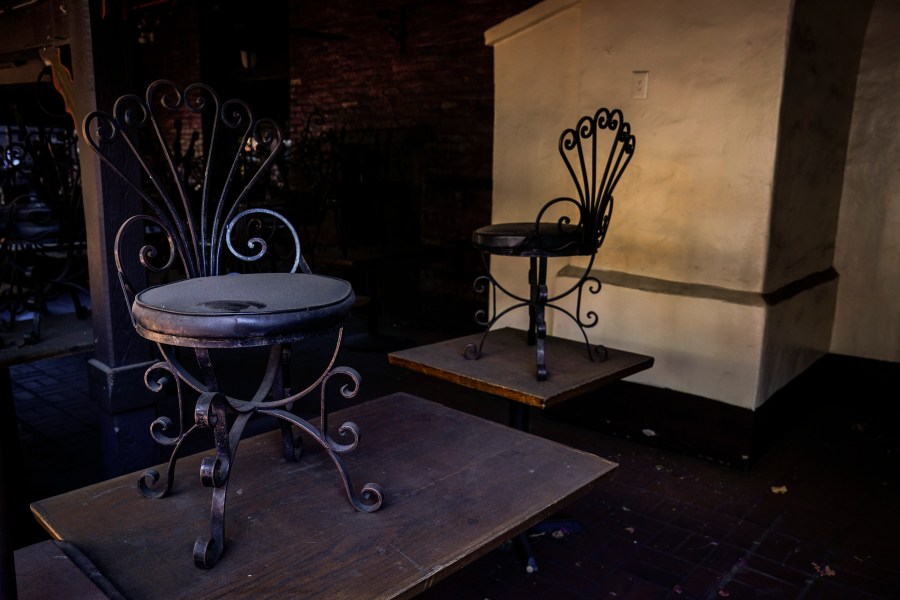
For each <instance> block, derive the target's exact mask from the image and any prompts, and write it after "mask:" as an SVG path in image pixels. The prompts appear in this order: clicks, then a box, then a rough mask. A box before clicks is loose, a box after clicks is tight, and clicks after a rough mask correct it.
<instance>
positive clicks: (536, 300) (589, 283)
mask: <svg viewBox="0 0 900 600" xmlns="http://www.w3.org/2000/svg"><path fill="white" fill-rule="evenodd" d="M529 261H530V265H529V269H528V284H529V290H530V295H529V297H528V298H525V297H523V296H520V295H517V294H514V293H512V292H511V291H509V290H508V289H507V288H505V287H504V286H502V285H500V283H498V282H497V280H496V279H495V278H494V276H493V275H492V274H491V273H490V270H488V274H487V275H482V276H481V277H479V278H478V279H476V280H475V291H476V292H478V293H482V292H484V291H486V290H487V289H488V286H490V291H491V299H492V300H491V302H492V304H491V317H490V318H489V319H488V318H487V311H479V312H478V314H476V316H475V320H476V321H477V322H478V323H479V324H480V325H484V326H486V327H487V329H486V330H485V332H484V334H483V335H482V336H481V340H480V341H479V343H478V344H474V343H472V344H467V345H466V347H465V348H464V350H463V355H464V356H465V357H466V358H467V359H469V360H476V359H478V358H480V357H481V354H482V350H483V348H484V343H485V341H486V340H487V337H488V334H490V332H491V331H492V330H493V329H494V325H496V324H497V322H498V321H499V320H500V319H501V318H503V317H504V316H506V315H507V314H509V313H510V312H512V311H514V310H516V309H519V308H525V307H527V308H528V330H527V331H526V343H527V344H528V345H529V346H535V374H536V377H537V380H538V381H546V380H547V377H548V376H549V373H548V371H547V356H546V352H545V343H546V342H545V340H546V338H547V321H546V311H547V309H548V308H550V309H553V310H556V311H558V312H560V313H562V314H564V315H566V316H567V317H569V318H570V319H571V320H572V322H574V323H575V324H576V325H577V326H578V329H579V331H580V332H581V335H582V338H583V339H584V345H585V350H586V352H587V357H588V359H590V360H591V361H593V360H594V359H595V355H597V356H600V357H602V358H601V360H606V358H607V356H608V353H607V350H606V348H605V347H604V346H602V345H598V346H592V345H591V343H590V341H589V340H588V336H587V331H586V330H587V329H590V328H591V327H594V326H596V325H597V323H598V322H599V317H598V316H597V313H596V312H594V311H592V310H589V311H587V312H586V313H584V318H582V299H583V297H584V292H585V289H586V290H587V292H588V293H589V294H591V295H596V294H598V293H600V288H601V286H602V284H601V283H600V280H599V279H597V278H596V277H593V276H592V275H591V274H590V271H591V266H592V265H593V262H594V257H593V256H591V260H590V263H589V264H588V266H587V267H586V268H585V270H584V272H583V273H582V275H581V277H580V278H579V279H578V281H577V282H575V284H574V285H573V286H572V287H570V288H568V289H566V290H564V291H563V292H562V293H560V294H557V295H555V296H552V297H551V296H550V294H549V292H548V290H547V257H546V256H530V257H529ZM498 293H503V294H505V295H506V296H508V297H510V298H513V299H514V300H516V301H517V302H516V303H515V304H513V305H512V306H509V307H507V308H505V309H503V310H502V311H499V312H498V311H497V295H498ZM572 293H575V294H576V308H575V312H574V313H573V312H570V311H569V310H567V309H565V308H563V307H562V306H560V305H559V304H557V302H558V301H559V300H560V299H562V298H565V297H566V296H569V295H570V294H572Z"/></svg>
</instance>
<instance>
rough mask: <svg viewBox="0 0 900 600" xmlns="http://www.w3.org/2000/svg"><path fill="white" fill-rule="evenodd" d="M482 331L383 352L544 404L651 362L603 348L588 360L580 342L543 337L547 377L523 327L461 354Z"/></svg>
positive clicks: (448, 377)
mask: <svg viewBox="0 0 900 600" xmlns="http://www.w3.org/2000/svg"><path fill="white" fill-rule="evenodd" d="M482 335H483V334H481V333H478V334H475V335H470V336H466V337H461V338H456V339H452V340H447V341H444V342H438V343H436V344H430V345H427V346H419V347H417V348H410V349H408V350H401V351H398V352H393V353H391V354H389V355H388V360H389V361H390V363H391V364H392V365H397V366H399V367H403V368H406V369H409V370H412V371H416V372H419V373H424V374H426V375H430V376H432V377H437V378H439V379H443V380H445V381H450V382H452V383H456V384H459V385H462V386H465V387H468V388H472V389H476V390H479V391H482V392H487V393H489V394H493V395H495V396H500V397H501V398H506V399H508V400H513V401H516V402H520V403H522V404H527V405H529V406H537V407H539V408H547V407H549V406H553V405H554V404H557V403H559V402H563V401H564V400H568V399H570V398H573V397H575V396H579V395H581V394H584V393H586V392H589V391H591V390H595V389H597V388H599V387H602V386H604V385H607V384H609V383H611V382H613V381H618V380H619V379H622V378H624V377H628V376H629V375H633V374H635V373H637V372H639V371H643V370H645V369H649V368H650V367H651V366H653V357H651V356H644V355H642V354H634V353H632V352H626V351H624V350H617V349H615V348H607V350H608V356H607V358H606V359H605V360H601V359H599V358H595V359H594V360H593V361H591V360H590V359H589V358H588V355H587V349H586V348H585V345H584V344H583V343H581V342H574V341H571V340H565V339H561V338H555V337H550V336H548V337H547V338H546V356H547V370H548V371H549V376H548V378H547V380H546V381H538V380H537V377H536V376H535V348H534V346H529V345H527V344H526V343H525V333H524V332H523V331H519V330H516V329H511V328H503V329H498V330H496V331H492V332H491V333H490V334H488V337H487V340H486V341H485V343H484V347H483V351H482V355H481V357H480V358H479V359H477V360H469V359H467V358H465V357H464V356H463V349H464V348H465V347H466V344H469V343H474V344H478V343H479V342H480V340H481V337H482Z"/></svg>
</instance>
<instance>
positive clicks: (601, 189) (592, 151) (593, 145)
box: [537, 108, 635, 255]
mask: <svg viewBox="0 0 900 600" xmlns="http://www.w3.org/2000/svg"><path fill="white" fill-rule="evenodd" d="M634 148H635V138H634V135H633V134H632V133H631V124H630V123H628V122H627V121H625V118H624V117H623V115H622V111H621V110H619V109H612V110H610V109H608V108H600V109H598V110H597V112H595V113H594V114H593V116H592V115H585V116H583V117H581V118H580V119H579V120H578V124H577V125H576V126H575V127H574V128H569V129H566V130H564V131H563V132H562V134H561V135H560V136H559V154H560V156H562V159H563V162H565V164H566V167H567V168H568V170H569V175H571V177H572V181H574V182H575V188H576V190H577V192H578V199H577V200H576V199H574V198H569V197H563V198H556V199H554V200H551V201H550V202H548V203H547V204H546V205H544V207H543V208H542V209H541V211H540V213H539V214H538V219H537V221H538V222H540V220H541V218H542V217H543V215H544V214H545V213H546V212H547V210H548V209H549V208H550V207H551V206H553V205H555V204H558V203H570V204H575V205H577V208H578V214H579V226H580V229H581V234H582V239H581V244H580V246H581V248H580V251H581V253H582V254H587V255H592V254H594V253H595V252H596V251H597V249H598V248H600V246H601V245H602V244H603V240H604V239H605V237H606V231H607V229H608V228H609V222H610V219H611V218H612V210H613V190H615V188H616V185H617V184H618V183H619V179H620V178H621V177H622V173H624V172H625V168H626V167H627V166H628V163H629V162H631V158H632V156H633V154H634ZM562 221H565V222H569V220H568V219H566V218H563V219H562V220H561V222H562Z"/></svg>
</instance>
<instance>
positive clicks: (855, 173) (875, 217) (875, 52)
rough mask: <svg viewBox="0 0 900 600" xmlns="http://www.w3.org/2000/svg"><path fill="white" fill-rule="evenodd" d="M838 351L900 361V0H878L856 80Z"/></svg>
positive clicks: (840, 241)
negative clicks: (898, 0) (899, 0)
mask: <svg viewBox="0 0 900 600" xmlns="http://www.w3.org/2000/svg"><path fill="white" fill-rule="evenodd" d="M835 267H836V268H837V270H838V272H839V273H840V274H841V279H840V282H841V283H840V287H839V290H838V298H837V311H836V314H835V321H834V333H833V335H832V351H833V352H836V353H839V354H849V355H852V356H862V357H866V358H874V359H879V360H887V361H892V362H898V361H900V2H897V1H896V0H876V2H875V5H874V7H873V9H872V16H871V19H870V20H869V27H868V30H867V33H866V40H865V46H864V48H863V54H862V59H861V62H860V68H859V80H858V82H857V86H856V102H855V109H854V113H853V121H852V124H851V129H850V146H849V149H848V152H847V167H846V172H845V176H844V182H843V197H842V201H841V208H840V224H839V227H838V235H837V248H836V251H835Z"/></svg>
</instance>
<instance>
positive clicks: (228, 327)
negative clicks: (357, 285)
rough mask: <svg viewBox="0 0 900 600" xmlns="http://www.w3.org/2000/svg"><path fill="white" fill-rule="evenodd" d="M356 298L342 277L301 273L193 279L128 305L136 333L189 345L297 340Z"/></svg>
mask: <svg viewBox="0 0 900 600" xmlns="http://www.w3.org/2000/svg"><path fill="white" fill-rule="evenodd" d="M355 300H356V297H355V295H354V293H353V288H352V287H351V286H350V284H349V283H348V282H346V281H344V280H343V279H337V278H334V277H324V276H321V275H310V274H304V273H252V274H246V275H220V276H215V277H197V278H194V279H185V280H182V281H177V282H175V283H169V284H165V285H160V286H156V287H152V288H148V289H146V290H143V291H142V292H140V293H138V294H137V295H136V296H135V299H134V303H133V304H132V307H131V313H132V315H133V317H134V321H135V325H136V327H137V330H138V332H139V333H140V334H141V335H142V336H144V337H146V338H148V339H152V340H154V341H158V342H164V343H168V344H174V345H178V346H191V347H210V348H212V347H237V346H259V345H266V344H271V343H280V342H286V341H291V340H298V339H302V338H304V337H307V336H309V335H312V334H316V333H320V332H322V331H323V330H329V329H333V328H334V327H335V326H337V325H339V324H340V323H342V322H343V321H345V320H346V319H347V317H348V316H349V314H350V310H351V308H353V303H354V302H355Z"/></svg>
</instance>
